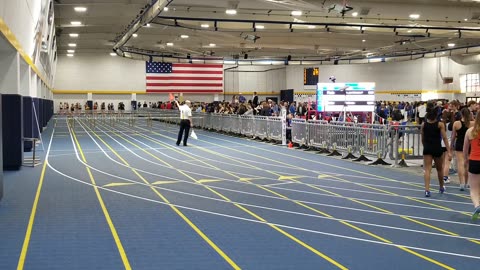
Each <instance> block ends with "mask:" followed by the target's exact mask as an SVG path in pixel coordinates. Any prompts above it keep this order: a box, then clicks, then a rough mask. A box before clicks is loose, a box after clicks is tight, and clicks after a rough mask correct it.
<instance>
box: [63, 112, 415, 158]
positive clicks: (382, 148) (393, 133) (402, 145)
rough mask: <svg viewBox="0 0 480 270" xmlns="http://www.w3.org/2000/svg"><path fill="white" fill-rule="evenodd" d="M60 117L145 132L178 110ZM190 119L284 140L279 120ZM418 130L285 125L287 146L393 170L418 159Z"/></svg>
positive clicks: (307, 123)
mask: <svg viewBox="0 0 480 270" xmlns="http://www.w3.org/2000/svg"><path fill="white" fill-rule="evenodd" d="M64 117H66V118H67V119H68V121H70V122H71V124H73V125H74V124H75V123H74V122H75V121H74V120H75V118H77V117H85V118H86V119H87V121H88V122H89V123H91V125H92V127H95V125H96V122H98V121H100V122H102V123H104V124H105V123H108V124H110V125H112V126H114V125H115V123H117V122H119V121H125V123H128V125H129V126H133V125H135V124H136V122H135V121H137V119H144V120H145V121H146V123H147V126H149V127H150V128H152V121H154V120H156V121H162V122H165V123H173V124H178V123H179V122H180V119H179V113H178V110H159V109H148V108H143V109H141V110H138V111H135V112H109V113H105V112H102V113H89V112H83V113H78V114H67V115H65V114H64ZM193 118H194V126H195V127H199V128H204V129H208V130H215V131H218V132H226V133H230V134H237V135H243V136H247V137H250V138H257V139H260V140H265V141H267V140H268V141H276V142H278V141H282V137H283V136H284V134H283V132H284V130H283V127H282V124H283V121H284V120H283V119H282V118H280V117H265V116H253V115H244V116H239V115H225V114H209V113H193ZM420 131H421V127H420V126H415V125H380V124H368V123H351V122H333V121H332V122H330V123H328V122H326V121H320V120H316V121H313V120H310V121H305V119H292V122H291V135H292V143H294V144H295V145H297V146H300V147H301V148H308V149H311V150H321V152H322V153H323V152H329V153H330V152H332V151H333V152H336V151H340V152H343V154H344V157H350V158H353V157H355V156H354V155H360V156H361V157H364V155H367V156H372V157H375V158H378V159H379V160H380V159H384V158H386V157H389V158H390V159H391V160H393V161H395V165H402V164H404V163H405V160H410V159H421V158H422V157H423V156H422V152H423V147H422V143H421V139H420ZM359 160H365V159H359ZM377 161H378V160H377ZM377 164H378V163H377Z"/></svg>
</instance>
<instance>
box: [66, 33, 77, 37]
mask: <svg viewBox="0 0 480 270" xmlns="http://www.w3.org/2000/svg"><path fill="white" fill-rule="evenodd" d="M68 35H69V36H70V37H78V34H77V33H70V34H68Z"/></svg>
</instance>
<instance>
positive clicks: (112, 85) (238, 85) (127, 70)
mask: <svg viewBox="0 0 480 270" xmlns="http://www.w3.org/2000/svg"><path fill="white" fill-rule="evenodd" d="M317 66H318V67H319V68H320V82H328V81H329V80H328V78H329V77H330V76H332V75H333V76H335V77H336V78H337V82H344V81H350V82H354V81H360V82H376V84H377V95H376V99H377V100H398V101H401V100H402V101H415V100H418V99H423V100H426V99H431V98H447V99H452V98H460V99H463V98H464V95H462V94H456V93H455V91H458V90H460V81H459V80H460V75H461V74H465V73H479V72H480V65H468V66H466V65H460V64H458V63H456V62H454V61H452V60H451V59H450V58H448V57H442V58H431V59H419V60H415V61H406V62H387V63H371V64H357V65H317ZM304 67H307V66H297V65H290V66H276V65H270V66H268V65H266V66H247V65H245V66H243V65H241V66H237V67H236V66H228V65H225V77H224V78H225V79H224V84H225V94H220V95H218V96H217V99H218V100H224V99H225V100H230V99H231V97H232V95H233V94H243V95H244V96H246V97H247V99H249V98H250V97H251V94H252V92H253V91H257V92H258V93H259V94H260V95H261V96H272V95H275V94H276V93H278V92H279V91H280V90H282V89H294V90H295V91H296V92H299V93H304V94H309V93H310V94H311V93H314V90H315V87H314V86H313V87H308V86H304V85H303V69H304ZM144 69H145V63H144V62H143V61H135V60H129V59H125V58H121V57H112V56H110V55H108V54H105V55H81V54H80V55H76V56H75V57H64V56H61V57H60V58H59V62H58V70H57V76H56V80H55V86H54V88H55V89H56V90H58V91H60V92H61V94H55V95H54V97H55V100H56V101H57V102H56V103H58V102H60V101H62V100H67V99H68V98H69V97H68V96H69V95H68V92H69V91H74V92H72V93H79V91H83V92H84V93H85V94H84V100H86V91H91V92H93V93H94V94H93V97H94V100H100V99H102V100H105V102H108V100H106V98H108V97H111V95H107V96H105V97H96V94H95V91H102V94H107V93H108V91H112V93H117V94H121V93H123V92H125V94H121V95H120V96H118V97H115V98H111V100H112V101H111V102H117V101H118V100H123V101H128V104H129V103H130V100H131V94H129V93H131V92H136V93H137V95H136V100H137V101H141V102H143V101H147V103H148V102H154V101H167V100H168V96H167V95H165V94H148V95H146V94H142V92H144V91H145V74H144ZM440 72H441V73H442V75H443V76H444V77H447V76H448V77H453V78H454V83H453V84H443V81H442V79H441V76H440ZM184 98H185V99H190V100H194V101H207V102H209V101H213V100H214V96H213V95H194V94H185V95H184ZM125 104H127V103H125ZM127 109H128V105H127Z"/></svg>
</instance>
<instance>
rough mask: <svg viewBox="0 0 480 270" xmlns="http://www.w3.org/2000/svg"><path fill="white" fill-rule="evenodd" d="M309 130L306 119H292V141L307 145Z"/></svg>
mask: <svg viewBox="0 0 480 270" xmlns="http://www.w3.org/2000/svg"><path fill="white" fill-rule="evenodd" d="M308 130H309V129H308V127H307V122H306V121H305V119H292V142H293V143H296V144H299V145H300V146H302V145H305V146H307V139H308V137H307V136H308Z"/></svg>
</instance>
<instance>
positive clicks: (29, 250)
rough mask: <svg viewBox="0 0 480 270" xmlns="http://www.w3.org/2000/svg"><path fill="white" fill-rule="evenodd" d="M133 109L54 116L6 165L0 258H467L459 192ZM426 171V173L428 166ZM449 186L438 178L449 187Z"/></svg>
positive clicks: (172, 263) (406, 265) (94, 265)
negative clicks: (34, 159)
mask: <svg viewBox="0 0 480 270" xmlns="http://www.w3.org/2000/svg"><path fill="white" fill-rule="evenodd" d="M177 132H178V127H177V126H175V125H170V124H166V123H162V122H156V121H154V122H153V126H152V127H150V126H149V125H148V124H147V123H146V122H145V120H142V119H138V120H137V122H136V124H135V125H129V123H128V122H126V121H116V122H114V123H112V122H111V121H105V122H102V121H97V122H96V123H92V122H91V121H89V120H88V119H85V118H78V119H77V120H76V121H75V124H74V125H73V124H71V125H70V124H69V123H67V120H66V119H65V118H58V119H55V120H52V121H51V123H50V125H49V127H48V129H46V130H45V132H43V134H42V136H43V141H44V145H45V151H43V152H40V153H41V154H42V162H43V163H42V164H41V165H40V166H37V167H35V168H31V167H23V168H22V169H21V170H20V171H16V172H5V196H4V198H3V200H2V201H1V202H0V243H1V244H0V269H1V270H6V269H49V270H50V269H231V268H234V269H477V268H478V267H479V265H480V223H473V222H471V221H470V215H471V211H472V210H473V207H472V204H471V201H470V198H469V194H468V192H460V191H458V189H454V188H451V189H447V192H446V193H445V194H438V186H437V185H435V183H436V181H435V178H434V177H432V183H433V185H432V189H431V190H432V197H431V198H425V197H424V196H423V190H424V188H423V178H422V177H421V176H418V175H414V174H410V173H409V172H408V171H407V170H405V171H403V172H402V171H400V170H392V169H391V168H390V167H375V166H368V165H366V164H358V163H353V162H351V161H344V160H340V159H335V158H329V157H326V156H322V155H319V154H315V153H314V152H306V151H302V150H297V149H290V148H286V147H284V146H276V145H272V144H267V143H262V142H257V141H254V140H249V139H247V138H238V137H232V136H227V135H223V134H218V133H215V132H209V131H204V130H200V129H196V130H195V132H196V133H197V136H198V138H199V139H198V140H193V139H191V138H190V139H189V141H188V146H187V147H184V146H176V145H175V142H176V137H177ZM432 175H433V174H432ZM447 188H448V187H447Z"/></svg>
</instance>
